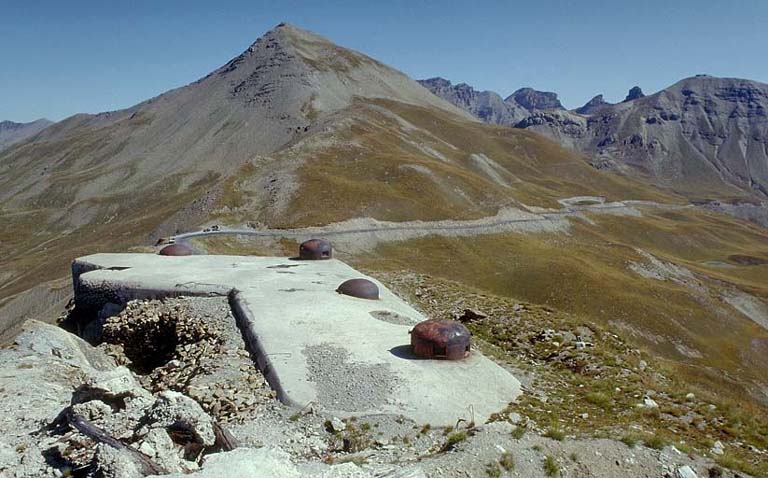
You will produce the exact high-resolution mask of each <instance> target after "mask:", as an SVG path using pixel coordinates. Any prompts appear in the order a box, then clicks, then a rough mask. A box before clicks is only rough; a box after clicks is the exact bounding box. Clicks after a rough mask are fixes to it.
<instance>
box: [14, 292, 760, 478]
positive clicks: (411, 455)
mask: <svg viewBox="0 0 768 478" xmlns="http://www.w3.org/2000/svg"><path fill="white" fill-rule="evenodd" d="M111 314H115V315H111ZM73 315H75V314H71V316H73ZM467 317H468V318H465V320H477V319H479V318H481V316H473V315H472V314H469V315H468V316H467ZM75 318H77V317H75ZM70 322H72V321H70ZM81 323H82V321H81ZM96 323H97V324H100V327H95V326H93V325H91V326H89V327H86V328H85V329H81V334H82V335H84V336H86V337H87V338H88V339H89V340H91V341H93V342H95V343H100V345H98V346H93V345H90V344H89V343H88V342H86V341H85V340H83V339H81V338H79V337H78V336H76V335H75V334H73V333H71V332H68V331H66V330H64V329H63V328H60V327H57V326H53V325H48V324H44V323H41V322H37V321H29V322H28V323H27V324H26V327H25V329H24V331H23V332H22V334H21V335H19V337H18V338H17V340H16V343H15V345H14V346H13V347H12V348H9V349H5V350H2V351H0V364H1V365H0V369H1V370H0V374H2V376H3V382H2V387H1V388H0V409H1V410H0V437H1V438H0V475H2V476H4V477H5V476H7V477H38V476H40V477H44V476H84V477H115V478H117V477H121V478H123V477H125V478H128V477H139V476H154V475H165V476H183V475H187V474H190V475H192V476H201V477H203V476H211V477H214V476H224V475H226V474H231V473H236V474H237V476H244V477H249V476H252V477H257V476H258V477H266V476H270V477H301V476H312V477H316V476H317V477H329V478H330V477H402V478H404V477H414V478H415V477H482V476H492V477H493V476H526V477H536V476H542V477H543V476H550V477H551V476H569V477H606V478H607V477H615V476H626V477H638V478H639V477H665V476H668V477H683V478H690V477H696V476H700V477H706V476H715V477H716V476H747V475H745V474H741V473H734V472H730V471H727V470H725V469H723V468H720V467H719V466H717V465H715V464H714V463H713V462H712V461H711V460H709V459H706V458H701V457H698V456H695V455H693V454H687V453H684V452H682V451H680V450H678V449H677V448H675V447H674V446H665V447H657V448H660V449H654V448H651V447H650V446H639V445H635V444H634V443H630V442H629V441H627V440H625V442H626V443H624V442H622V441H619V440H612V439H606V438H588V439H587V438H569V437H565V436H558V435H557V434H555V433H553V432H552V431H551V430H549V431H546V432H543V431H542V430H541V427H540V425H539V424H538V423H537V422H536V420H535V419H533V418H531V417H530V416H527V415H524V414H521V413H516V412H511V413H509V412H508V413H504V414H502V415H500V416H499V419H498V420H496V421H493V422H489V423H486V424H479V423H477V424H476V423H464V422H460V423H457V424H456V426H455V427H449V428H437V427H432V426H430V425H429V424H416V423H412V422H410V421H408V420H406V419H404V418H403V417H396V416H366V417H359V418H357V419H349V420H346V421H344V420H340V419H338V418H336V417H332V416H323V414H322V413H320V412H319V411H317V410H314V409H313V406H312V404H307V406H306V407H305V408H304V409H302V410H295V409H289V408H287V407H285V406H283V405H282V404H280V403H279V402H278V401H277V400H276V399H275V398H274V394H273V392H272V391H271V390H270V389H269V387H268V386H267V385H266V382H265V381H264V380H263V378H262V376H261V374H260V373H259V371H258V370H257V369H256V368H255V367H254V365H253V362H252V361H251V360H250V357H249V354H248V351H247V350H245V347H244V343H243V341H242V338H241V337H240V333H239V331H238V329H237V327H236V326H235V321H234V319H233V318H232V316H231V315H230V313H229V308H228V306H227V303H226V301H225V300H223V299H218V298H216V299H209V298H205V299H203V298H194V299H193V298H180V299H173V300H165V301H143V302H132V303H129V304H128V306H127V308H126V309H124V310H122V311H117V310H113V311H109V310H105V311H102V314H101V317H100V318H98V319H97V322H96ZM69 325H72V324H71V323H70V324H69ZM532 374H535V371H533V372H532ZM521 410H524V409H523V408H521ZM545 435H547V436H545Z"/></svg>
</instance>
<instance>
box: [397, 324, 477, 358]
mask: <svg viewBox="0 0 768 478" xmlns="http://www.w3.org/2000/svg"><path fill="white" fill-rule="evenodd" d="M470 336H471V334H470V333H469V330H467V328H466V327H464V326H463V325H461V324H460V323H459V322H456V321H454V320H443V319H429V320H425V321H423V322H419V323H418V324H416V327H414V328H413V330H412V331H411V346H412V347H413V353H414V354H416V355H418V356H419V357H423V358H430V359H443V360H461V359H463V358H466V357H468V356H469V350H470Z"/></svg>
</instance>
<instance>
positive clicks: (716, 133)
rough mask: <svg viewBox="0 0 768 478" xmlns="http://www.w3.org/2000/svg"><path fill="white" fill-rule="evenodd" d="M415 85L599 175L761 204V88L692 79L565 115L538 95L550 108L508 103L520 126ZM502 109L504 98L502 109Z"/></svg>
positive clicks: (764, 166) (765, 149) (765, 126)
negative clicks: (575, 154)
mask: <svg viewBox="0 0 768 478" xmlns="http://www.w3.org/2000/svg"><path fill="white" fill-rule="evenodd" d="M445 81H447V80H445ZM422 84H423V85H425V86H427V87H428V88H429V89H430V90H431V91H432V92H433V93H435V94H437V95H439V96H441V97H443V98H444V99H446V100H448V101H450V102H452V103H453V104H455V105H457V106H459V107H462V108H465V109H466V110H467V111H469V112H471V113H473V114H475V115H476V116H478V117H479V118H481V119H482V120H483V121H487V122H491V123H496V124H501V125H506V126H513V127H516V128H522V129H530V130H532V131H536V132H537V133H541V134H543V135H545V136H548V137H549V138H551V139H554V140H556V141H557V142H559V143H560V144H562V145H563V146H566V147H568V148H571V149H573V150H576V151H579V152H581V153H584V154H586V155H588V156H589V157H590V162H591V163H592V164H593V165H594V166H595V167H597V168H599V169H614V170H619V171H623V172H625V173H629V174H640V175H641V176H645V177H650V178H651V179H652V180H653V182H655V183H656V184H660V185H663V186H667V187H671V188H673V189H674V190H676V191H678V192H683V193H686V194H688V195H689V196H694V197H696V198H697V199H701V198H706V197H732V196H736V197H739V196H743V195H745V194H746V195H748V196H753V195H757V196H758V197H760V198H767V197H768V118H767V116H766V111H768V85H766V84H764V83H760V82H756V81H751V80H744V79H738V78H717V77H713V76H707V75H697V76H695V77H691V78H686V79H683V80H681V81H679V82H678V83H676V84H674V85H672V86H670V87H668V88H665V89H663V90H661V91H659V92H657V93H654V94H652V95H648V96H646V95H645V94H644V93H643V91H642V90H641V89H640V87H638V86H635V87H633V88H632V89H630V91H629V93H628V94H627V97H626V98H625V99H624V101H622V102H621V103H617V104H610V103H607V102H606V101H605V100H604V99H603V96H602V95H598V96H595V97H594V98H592V99H591V100H590V101H589V102H587V103H586V104H585V105H584V106H582V107H580V108H576V109H575V110H571V111H568V110H565V109H563V108H562V107H561V105H560V103H559V101H552V98H554V99H556V95H555V96H554V97H552V96H551V94H542V93H540V92H539V97H540V98H548V99H550V101H549V102H546V101H544V102H539V103H535V102H529V103H525V102H523V103H524V104H521V103H520V102H519V101H515V105H518V106H520V107H521V108H522V111H527V112H528V113H529V114H528V115H527V116H525V117H524V118H520V114H519V112H520V111H521V110H517V113H518V114H516V115H514V116H511V115H508V114H502V113H497V112H495V111H493V110H492V107H493V105H498V104H497V103H494V104H489V105H488V108H486V109H485V110H484V111H483V114H482V115H478V114H477V112H476V108H471V107H467V104H466V103H461V102H457V101H456V100H455V95H453V94H451V91H452V90H451V89H449V88H445V87H444V88H434V83H433V82H431V80H427V81H425V82H422ZM457 87H458V85H457ZM457 87H453V91H455V89H456V88H457ZM462 88H464V89H467V88H469V89H471V87H469V86H467V85H463V87H462ZM518 91H520V90H518ZM532 91H535V90H532ZM516 93H517V92H516ZM484 94H485V95H487V96H493V95H495V93H493V92H484ZM541 95H544V96H541ZM513 96H515V95H513ZM508 103H509V98H508V99H507V100H504V108H508V106H507V104H508ZM470 106H471V105H470ZM526 106H527V107H526ZM531 106H537V107H536V108H532V107H531ZM505 111H506V110H505Z"/></svg>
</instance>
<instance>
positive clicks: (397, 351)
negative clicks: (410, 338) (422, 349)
mask: <svg viewBox="0 0 768 478" xmlns="http://www.w3.org/2000/svg"><path fill="white" fill-rule="evenodd" d="M389 353H391V354H392V355H394V356H395V357H397V358H401V359H405V360H429V359H428V358H424V357H419V356H418V355H416V354H414V353H413V347H411V345H410V344H408V345H398V346H397V347H392V348H391V349H389Z"/></svg>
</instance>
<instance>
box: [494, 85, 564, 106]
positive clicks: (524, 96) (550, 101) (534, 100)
mask: <svg viewBox="0 0 768 478" xmlns="http://www.w3.org/2000/svg"><path fill="white" fill-rule="evenodd" d="M510 100H514V101H515V103H517V104H518V105H520V106H522V107H523V108H525V109H526V110H528V111H536V110H551V109H563V105H562V104H561V103H560V100H559V99H557V93H552V92H551V91H538V90H534V89H533V88H520V89H519V90H517V91H515V92H514V93H512V94H511V95H509V96H508V97H507V99H505V100H504V101H505V102H508V101H510Z"/></svg>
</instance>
